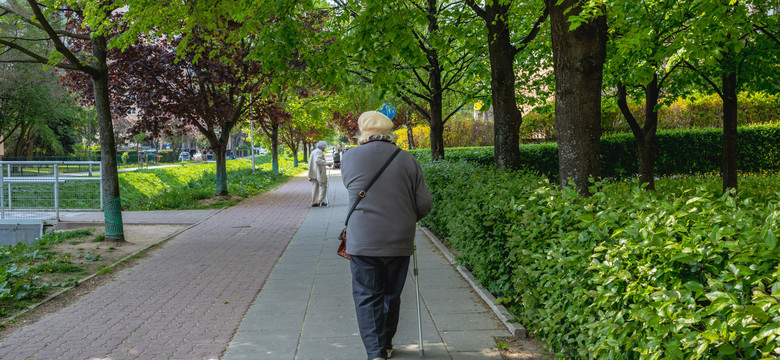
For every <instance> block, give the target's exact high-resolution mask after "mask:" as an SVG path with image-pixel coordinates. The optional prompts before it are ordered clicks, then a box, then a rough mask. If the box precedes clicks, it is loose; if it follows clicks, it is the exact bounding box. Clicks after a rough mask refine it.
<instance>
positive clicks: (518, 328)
mask: <svg viewBox="0 0 780 360" xmlns="http://www.w3.org/2000/svg"><path fill="white" fill-rule="evenodd" d="M417 228H418V229H420V231H421V232H422V233H423V235H425V237H426V238H428V240H429V241H430V242H432V243H433V244H434V245H436V247H437V248H438V249H439V252H441V254H442V255H444V257H445V258H447V260H448V261H449V262H450V264H452V266H454V267H455V269H457V270H458V272H459V273H460V275H461V276H462V277H463V279H465V280H466V282H468V283H469V285H471V287H472V288H473V289H474V291H476V292H477V294H479V296H480V297H481V298H482V301H484V302H485V304H486V305H487V306H489V307H490V309H491V310H493V313H494V314H495V315H496V317H498V318H499V319H500V320H501V322H502V323H504V326H506V328H507V330H509V333H510V334H512V336H514V337H515V338H516V339H526V338H527V336H528V334H527V332H526V330H525V327H524V326H523V325H522V324H520V323H518V322H513V321H512V319H514V317H513V316H512V315H511V314H509V311H507V310H506V308H505V307H504V306H503V305H500V304H496V298H495V297H494V296H493V294H491V293H490V292H489V291H487V289H485V288H484V287H483V286H482V285H480V284H479V282H477V280H476V279H475V278H474V275H472V274H471V271H469V270H468V269H466V268H465V267H464V266H461V265H459V264H458V260H457V259H455V255H453V254H452V252H450V250H449V249H447V247H446V246H445V245H444V244H443V243H442V242H441V241H439V239H438V237H437V236H436V235H435V234H434V233H433V232H431V231H430V230H428V229H427V228H424V227H422V226H419V225H417Z"/></svg>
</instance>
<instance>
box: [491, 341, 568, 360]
mask: <svg viewBox="0 0 780 360" xmlns="http://www.w3.org/2000/svg"><path fill="white" fill-rule="evenodd" d="M496 345H497V346H498V348H499V351H500V352H501V359H503V360H518V359H520V360H547V359H553V358H554V356H549V355H548V354H547V353H546V352H545V351H544V350H542V345H541V343H540V342H539V341H536V340H534V339H515V338H513V337H497V338H496Z"/></svg>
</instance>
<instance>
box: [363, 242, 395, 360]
mask: <svg viewBox="0 0 780 360" xmlns="http://www.w3.org/2000/svg"><path fill="white" fill-rule="evenodd" d="M350 269H351V270H352V297H353V298H354V300H355V311H356V313H357V320H358V327H359V328H360V337H361V338H362V339H363V346H365V348H366V354H367V355H368V359H369V360H372V359H375V358H387V349H390V348H392V345H393V344H392V341H393V336H395V332H396V330H397V329H398V316H399V313H400V308H401V291H402V290H403V288H404V283H405V282H406V273H407V272H408V271H409V257H408V256H386V257H374V256H357V255H352V258H351V260H350Z"/></svg>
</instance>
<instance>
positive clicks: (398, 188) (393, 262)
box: [341, 111, 433, 360]
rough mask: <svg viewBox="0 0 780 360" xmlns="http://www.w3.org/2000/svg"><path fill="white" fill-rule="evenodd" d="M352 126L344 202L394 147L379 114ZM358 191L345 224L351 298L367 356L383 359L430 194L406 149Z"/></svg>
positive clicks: (385, 121)
mask: <svg viewBox="0 0 780 360" xmlns="http://www.w3.org/2000/svg"><path fill="white" fill-rule="evenodd" d="M358 127H359V128H360V136H359V137H358V144H359V146H357V147H353V148H350V151H349V152H347V151H344V154H343V155H342V163H341V168H342V170H341V173H342V180H343V181H344V186H346V187H347V191H348V192H349V199H350V205H351V204H352V203H354V202H355V200H356V199H357V198H358V196H360V195H359V194H360V193H361V192H362V190H363V189H364V188H365V187H366V185H368V182H369V181H370V180H371V178H373V177H374V175H376V174H377V173H378V171H379V170H380V168H381V167H382V165H384V164H385V163H386V161H387V160H388V159H389V158H390V156H392V155H393V153H395V152H396V150H398V146H396V145H395V143H394V142H395V135H394V134H393V133H392V131H391V130H392V128H393V123H392V121H391V120H390V119H389V118H388V117H387V116H385V115H383V114H382V113H379V112H377V111H368V112H365V113H363V114H362V115H360V118H358ZM345 150H346V148H345ZM364 195H365V197H363V199H362V200H361V201H360V203H358V205H357V207H356V208H355V211H354V212H353V213H352V216H351V217H350V219H349V225H348V227H347V253H349V254H350V255H351V258H350V269H351V271H352V297H353V299H354V301H355V311H356V313H357V319H358V326H359V328H360V337H361V338H362V339H363V345H364V346H365V348H366V354H367V355H368V359H369V360H377V359H379V360H384V359H387V358H389V357H390V355H391V354H392V351H393V336H395V333H396V330H397V329H398V317H399V310H400V306H401V291H402V290H403V287H404V283H405V281H406V274H407V271H408V269H409V257H410V256H411V255H412V252H413V250H414V234H415V230H416V228H415V226H416V225H415V224H416V223H417V221H418V220H420V219H422V218H423V217H425V216H426V215H428V213H429V212H430V211H431V206H432V205H433V197H431V194H430V192H429V191H428V188H427V187H426V185H425V179H424V178H423V173H422V169H421V168H420V164H419V163H417V160H415V158H414V157H413V156H412V155H411V154H409V153H408V152H406V151H401V152H400V153H398V155H397V156H396V157H395V158H394V159H393V160H392V161H391V162H390V163H389V165H388V166H387V168H386V169H385V170H384V172H382V174H381V175H380V176H379V177H378V178H377V180H376V182H375V183H374V184H373V186H372V187H371V188H370V189H369V191H367V192H366V193H365V194H364Z"/></svg>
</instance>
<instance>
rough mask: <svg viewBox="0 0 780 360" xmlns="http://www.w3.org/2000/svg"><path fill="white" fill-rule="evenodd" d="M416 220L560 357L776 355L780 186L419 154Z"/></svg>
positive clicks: (778, 345) (779, 341)
mask: <svg viewBox="0 0 780 360" xmlns="http://www.w3.org/2000/svg"><path fill="white" fill-rule="evenodd" d="M421 165H422V167H423V171H424V172H425V178H426V182H427V184H428V187H429V188H430V189H431V192H432V194H433V196H434V199H435V202H434V208H433V211H432V212H431V214H430V215H429V216H428V217H426V218H425V219H423V222H422V224H423V225H425V226H429V227H431V228H432V230H434V231H435V232H436V233H438V234H440V235H442V236H445V237H446V238H447V241H448V242H449V243H450V244H451V246H452V248H453V250H454V251H455V252H456V253H457V254H458V257H459V260H460V261H461V263H462V264H464V265H466V266H467V267H469V268H470V269H471V271H472V272H473V273H474V276H475V277H476V278H477V279H478V280H479V281H480V282H481V283H482V284H483V285H484V286H485V287H486V288H487V289H489V290H490V291H492V292H493V293H494V294H496V295H497V298H498V299H499V300H500V301H501V302H503V303H504V304H505V305H507V306H508V307H509V309H510V311H511V312H512V313H513V314H514V315H515V316H516V317H517V318H518V320H520V321H521V322H522V323H523V324H524V325H525V326H526V327H527V328H529V329H530V330H531V331H533V332H534V333H535V334H536V335H537V337H538V338H540V339H542V340H544V341H545V342H546V344H547V346H548V348H549V349H550V350H551V351H554V352H555V353H556V354H557V356H558V357H565V358H570V359H582V358H592V359H683V358H684V359H698V358H703V359H736V358H751V359H758V358H774V357H775V356H778V355H780V350H779V349H780V248H778V239H777V237H778V236H777V231H778V230H777V229H778V225H780V193H772V194H770V195H769V197H770V198H768V199H761V200H758V202H755V201H756V200H751V199H745V200H739V198H735V197H732V196H728V195H726V196H723V197H720V196H714V195H712V192H711V191H707V190H706V189H705V188H703V187H700V188H694V189H689V188H684V187H680V188H677V189H672V190H667V191H665V192H664V193H660V192H646V191H641V190H640V189H639V188H638V187H636V186H635V185H632V184H628V183H620V182H615V183H610V184H599V185H597V186H595V187H594V188H593V189H592V190H594V195H593V196H592V197H590V198H582V197H580V196H578V195H577V193H576V192H575V191H574V190H572V189H569V188H563V189H561V188H560V187H558V186H557V185H554V184H550V183H549V182H548V180H547V179H546V178H544V177H541V176H536V175H531V174H528V173H523V172H504V171H499V170H495V169H492V168H488V167H480V166H474V164H473V163H469V162H467V161H458V162H451V161H440V162H436V163H433V162H431V161H428V160H424V159H423V160H421Z"/></svg>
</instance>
